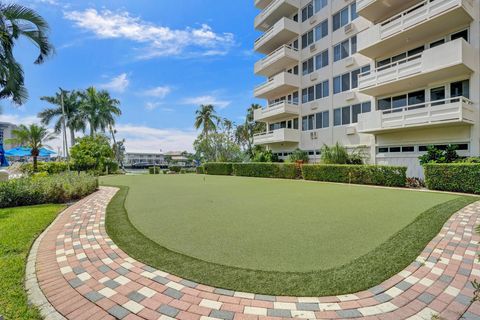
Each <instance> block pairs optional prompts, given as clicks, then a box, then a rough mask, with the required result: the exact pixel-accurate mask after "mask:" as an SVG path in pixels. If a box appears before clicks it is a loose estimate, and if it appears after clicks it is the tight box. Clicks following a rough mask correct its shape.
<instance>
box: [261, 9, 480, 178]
mask: <svg viewBox="0 0 480 320" xmlns="http://www.w3.org/2000/svg"><path fill="white" fill-rule="evenodd" d="M479 2H480V1H478V0H357V1H353V0H255V6H256V7H257V8H259V9H260V10H261V12H260V13H259V14H258V15H257V17H256V18H255V22H254V25H255V28H256V29H257V30H259V31H262V32H263V34H262V35H261V36H260V37H259V38H258V39H257V40H256V41H255V44H254V48H255V50H256V51H257V52H260V53H262V54H265V57H264V58H263V59H261V60H260V61H258V62H257V63H256V64H255V67H254V69H255V74H256V75H259V76H264V77H266V79H267V80H266V82H265V83H263V84H261V85H259V86H257V87H256V88H255V90H254V93H255V96H256V97H257V98H261V99H266V100H267V107H266V108H264V109H259V110H256V111H255V120H257V121H261V122H265V123H266V124H267V132H265V133H263V134H259V135H257V136H255V138H254V143H255V144H257V145H265V146H267V147H268V148H269V149H270V150H272V151H273V152H274V153H277V154H278V155H279V156H280V158H281V159H285V158H286V157H288V155H289V154H290V153H291V152H292V151H293V150H295V149H296V148H300V149H302V150H305V151H307V152H308V153H309V155H310V158H311V160H312V161H313V162H317V161H319V160H320V157H321V155H320V149H321V147H322V146H323V145H324V144H326V145H333V144H335V143H337V142H339V143H341V144H343V145H344V146H346V147H347V148H349V149H351V150H354V149H355V150H361V151H362V152H363V153H364V155H366V158H367V159H368V162H369V163H375V164H388V165H404V166H408V175H409V176H415V177H423V170H422V168H421V166H420V165H419V161H418V157H419V156H420V155H422V154H424V153H425V151H426V148H427V146H429V145H436V146H438V147H439V148H444V147H445V146H446V145H448V144H455V145H458V147H459V151H458V152H459V153H460V154H461V155H463V156H478V155H479V154H480V113H479V100H480V96H479V95H480V55H479V52H480V50H479V48H480V30H479V26H480V18H479V16H480V8H479Z"/></svg>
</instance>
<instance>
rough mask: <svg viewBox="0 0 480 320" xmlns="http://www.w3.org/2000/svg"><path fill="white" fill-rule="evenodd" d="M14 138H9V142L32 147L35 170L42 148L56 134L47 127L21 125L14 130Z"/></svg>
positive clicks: (34, 169) (35, 169)
mask: <svg viewBox="0 0 480 320" xmlns="http://www.w3.org/2000/svg"><path fill="white" fill-rule="evenodd" d="M12 136H13V138H12V139H8V142H9V143H12V144H18V145H22V146H25V147H29V148H31V149H32V151H31V156H32V158H33V171H35V172H36V171H37V158H38V155H39V154H40V149H42V148H43V147H45V143H46V142H48V141H51V140H53V139H55V135H54V134H52V133H50V132H48V130H47V128H45V127H42V126H38V125H36V124H31V125H29V126H25V125H23V124H22V125H20V126H19V127H18V128H17V129H14V130H12Z"/></svg>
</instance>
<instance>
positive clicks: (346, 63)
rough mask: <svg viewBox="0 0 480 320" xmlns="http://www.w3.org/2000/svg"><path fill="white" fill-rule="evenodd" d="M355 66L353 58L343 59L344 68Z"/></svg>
mask: <svg viewBox="0 0 480 320" xmlns="http://www.w3.org/2000/svg"><path fill="white" fill-rule="evenodd" d="M354 64H355V59H354V58H353V57H348V58H346V59H345V67H350V66H353V65H354Z"/></svg>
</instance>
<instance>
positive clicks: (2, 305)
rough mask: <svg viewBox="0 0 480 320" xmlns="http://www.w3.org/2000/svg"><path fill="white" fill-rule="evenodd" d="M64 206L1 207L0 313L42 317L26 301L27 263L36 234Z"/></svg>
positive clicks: (8, 316)
mask: <svg viewBox="0 0 480 320" xmlns="http://www.w3.org/2000/svg"><path fill="white" fill-rule="evenodd" d="M62 208H63V206H60V205H43V206H35V207H22V208H14V209H0V315H3V316H4V318H5V319H22V320H24V319H41V316H40V313H39V312H38V310H37V309H35V308H33V307H31V306H29V305H28V303H27V295H26V293H25V290H24V280H25V264H26V258H27V256H28V252H29V250H30V246H31V245H32V243H33V241H34V240H35V238H36V237H37V236H38V235H39V234H40V233H41V232H42V231H43V230H44V229H45V228H46V227H47V226H48V225H49V224H50V223H51V222H52V221H53V219H55V217H56V215H57V214H58V212H60V210H61V209H62Z"/></svg>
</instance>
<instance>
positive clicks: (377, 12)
mask: <svg viewBox="0 0 480 320" xmlns="http://www.w3.org/2000/svg"><path fill="white" fill-rule="evenodd" d="M415 2H419V0H357V13H358V14H359V15H360V16H362V17H364V18H365V19H367V20H369V21H371V22H374V23H376V22H378V21H382V20H385V19H386V18H389V17H391V16H392V15H393V14H395V13H396V12H399V11H401V10H403V9H405V8H408V7H411V6H412V5H413V4H414V3H415Z"/></svg>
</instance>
